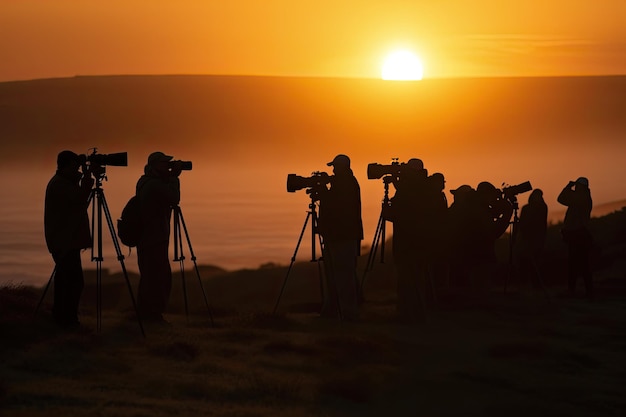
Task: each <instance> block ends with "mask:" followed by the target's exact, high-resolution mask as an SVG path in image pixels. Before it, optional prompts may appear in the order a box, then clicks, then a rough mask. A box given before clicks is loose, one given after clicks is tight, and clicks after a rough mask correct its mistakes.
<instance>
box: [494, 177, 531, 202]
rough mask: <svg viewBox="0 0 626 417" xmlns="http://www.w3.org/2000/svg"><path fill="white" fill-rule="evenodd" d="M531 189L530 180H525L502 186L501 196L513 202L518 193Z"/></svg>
mask: <svg viewBox="0 0 626 417" xmlns="http://www.w3.org/2000/svg"><path fill="white" fill-rule="evenodd" d="M532 189H533V186H532V185H531V184H530V181H525V182H522V183H520V184H517V185H510V186H507V187H503V188H502V190H501V192H502V198H504V199H506V200H509V201H511V202H514V201H515V200H516V198H517V195H518V194H522V193H526V192H528V191H530V190H532Z"/></svg>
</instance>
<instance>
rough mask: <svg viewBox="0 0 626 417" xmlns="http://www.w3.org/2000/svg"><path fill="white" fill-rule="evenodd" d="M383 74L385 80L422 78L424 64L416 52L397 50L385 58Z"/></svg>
mask: <svg viewBox="0 0 626 417" xmlns="http://www.w3.org/2000/svg"><path fill="white" fill-rule="evenodd" d="M381 76H382V79H383V80H421V79H422V77H423V76H424V66H423V65H422V61H420V59H419V58H418V57H417V56H416V55H415V54H414V53H412V52H410V51H396V52H392V53H391V54H389V55H388V56H387V58H385V63H384V64H383V69H382V74H381Z"/></svg>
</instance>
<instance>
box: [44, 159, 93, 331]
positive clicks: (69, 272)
mask: <svg viewBox="0 0 626 417" xmlns="http://www.w3.org/2000/svg"><path fill="white" fill-rule="evenodd" d="M80 166H81V159H80V157H79V156H78V155H77V154H75V153H74V152H72V151H67V150H66V151H62V152H60V153H59V154H58V156H57V171H56V173H55V174H54V176H53V177H52V179H50V181H49V182H48V186H47V188H46V197H45V207H44V233H45V237H46V245H47V246H48V250H49V251H50V253H51V254H52V258H53V259H54V263H55V265H56V267H55V273H54V305H53V308H52V315H53V318H54V320H55V321H56V322H57V323H58V324H59V325H61V326H64V327H65V326H77V325H78V324H79V321H78V305H79V303H80V296H81V294H82V291H83V287H84V276H83V268H82V263H81V259H80V251H81V250H82V249H85V248H89V247H91V232H90V230H89V216H88V214H87V207H88V205H89V196H90V193H91V188H92V187H93V184H94V180H93V178H92V177H91V174H90V173H89V172H88V171H87V170H86V168H85V167H83V171H82V173H81V172H80V171H79V168H80Z"/></svg>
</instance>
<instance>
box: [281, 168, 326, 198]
mask: <svg viewBox="0 0 626 417" xmlns="http://www.w3.org/2000/svg"><path fill="white" fill-rule="evenodd" d="M331 179H332V176H331V175H328V173H326V172H323V171H315V172H314V173H313V174H312V175H311V176H310V177H302V176H300V175H296V174H289V175H287V192H289V193H295V192H296V191H298V190H301V189H303V188H306V189H307V190H306V193H307V194H310V195H311V198H313V199H314V200H318V199H319V193H320V192H321V191H323V190H325V189H326V184H328V183H329V182H330V181H331Z"/></svg>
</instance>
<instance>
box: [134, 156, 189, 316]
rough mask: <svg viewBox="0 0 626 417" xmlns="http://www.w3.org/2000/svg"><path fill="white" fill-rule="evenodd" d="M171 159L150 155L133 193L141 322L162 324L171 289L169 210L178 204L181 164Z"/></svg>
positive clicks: (138, 304)
mask: <svg viewBox="0 0 626 417" xmlns="http://www.w3.org/2000/svg"><path fill="white" fill-rule="evenodd" d="M172 158H173V157H172V156H169V155H165V154H164V153H163V152H153V153H151V154H150V156H149V157H148V163H147V165H146V166H145V168H144V175H143V176H142V177H141V178H139V181H137V187H136V193H137V196H138V199H139V211H140V213H141V234H140V238H139V242H138V244H137V263H138V265H139V274H140V280H139V290H138V293H137V309H138V311H139V315H140V317H141V318H142V319H143V320H147V321H156V322H161V321H164V318H163V313H164V312H165V309H166V307H167V303H168V301H169V297H170V291H171V288H172V269H171V267H170V262H169V257H168V248H169V241H170V219H171V215H172V209H173V207H175V206H176V205H178V203H179V201H180V180H179V178H178V176H179V175H180V173H181V166H180V164H178V163H176V162H171V161H172Z"/></svg>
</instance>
